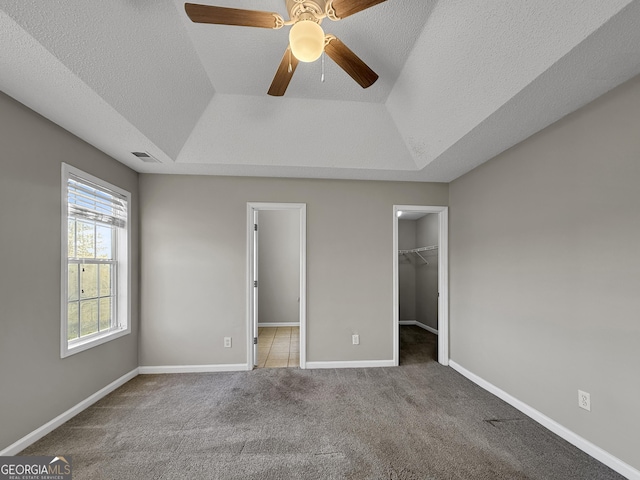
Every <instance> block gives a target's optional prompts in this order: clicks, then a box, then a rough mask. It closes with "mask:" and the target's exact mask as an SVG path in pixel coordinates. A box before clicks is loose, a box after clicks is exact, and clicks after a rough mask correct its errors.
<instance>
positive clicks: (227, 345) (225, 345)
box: [224, 337, 231, 348]
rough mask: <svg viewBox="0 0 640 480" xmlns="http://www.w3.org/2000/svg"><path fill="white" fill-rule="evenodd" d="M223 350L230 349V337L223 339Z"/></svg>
mask: <svg viewBox="0 0 640 480" xmlns="http://www.w3.org/2000/svg"><path fill="white" fill-rule="evenodd" d="M224 348H231V337H224Z"/></svg>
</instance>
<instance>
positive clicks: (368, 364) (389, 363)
mask: <svg viewBox="0 0 640 480" xmlns="http://www.w3.org/2000/svg"><path fill="white" fill-rule="evenodd" d="M394 366H395V365H394V363H393V360H355V361H345V362H307V363H306V365H305V368H308V369H313V368H373V367H394Z"/></svg>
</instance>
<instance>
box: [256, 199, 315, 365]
mask: <svg viewBox="0 0 640 480" xmlns="http://www.w3.org/2000/svg"><path fill="white" fill-rule="evenodd" d="M260 210H297V211H298V213H299V215H300V294H299V296H300V307H299V308H300V312H299V318H300V368H306V362H307V342H306V338H307V204H306V203H265V202H248V203H247V369H248V370H252V369H253V366H254V363H255V359H254V348H253V345H254V344H253V339H254V337H256V338H257V336H258V332H257V331H255V332H254V322H253V314H254V308H255V307H256V305H254V302H253V288H254V287H253V278H254V276H253V271H254V264H253V249H254V235H253V232H254V227H253V222H254V220H253V219H254V214H255V212H257V211H260Z"/></svg>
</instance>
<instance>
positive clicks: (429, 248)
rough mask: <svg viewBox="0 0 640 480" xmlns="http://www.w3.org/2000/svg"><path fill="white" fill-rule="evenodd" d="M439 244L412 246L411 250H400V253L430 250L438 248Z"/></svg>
mask: <svg viewBox="0 0 640 480" xmlns="http://www.w3.org/2000/svg"><path fill="white" fill-rule="evenodd" d="M437 249H438V245H431V246H429V247H418V248H412V249H410V250H398V253H418V252H428V251H430V250H437Z"/></svg>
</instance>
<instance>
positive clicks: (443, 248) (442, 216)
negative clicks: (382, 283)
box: [393, 205, 449, 366]
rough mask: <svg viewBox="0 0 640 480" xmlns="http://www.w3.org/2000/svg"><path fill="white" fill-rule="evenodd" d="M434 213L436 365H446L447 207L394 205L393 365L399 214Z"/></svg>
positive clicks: (397, 336) (397, 342)
mask: <svg viewBox="0 0 640 480" xmlns="http://www.w3.org/2000/svg"><path fill="white" fill-rule="evenodd" d="M399 211H402V212H421V213H437V214H438V217H439V227H440V231H439V244H438V293H439V296H438V362H439V363H440V364H442V365H445V366H446V365H449V207H428V206H419V205H394V206H393V362H394V365H396V366H397V365H399V363H400V299H399V292H398V288H399V282H398V268H399V267H398V212H399Z"/></svg>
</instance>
